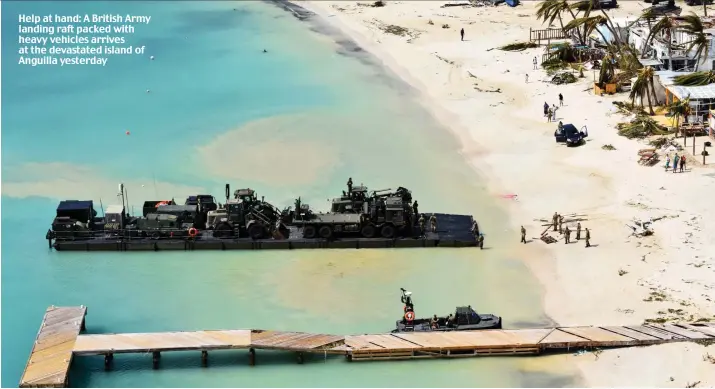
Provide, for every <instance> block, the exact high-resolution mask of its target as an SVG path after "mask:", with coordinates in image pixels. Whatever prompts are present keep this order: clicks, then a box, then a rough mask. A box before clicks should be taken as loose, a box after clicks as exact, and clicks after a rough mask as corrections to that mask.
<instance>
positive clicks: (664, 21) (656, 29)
mask: <svg viewBox="0 0 715 389" xmlns="http://www.w3.org/2000/svg"><path fill="white" fill-rule="evenodd" d="M674 30H675V23H674V22H673V19H672V18H671V17H670V16H667V15H665V16H663V17H662V18H660V20H658V22H656V23H655V24H654V25H653V27H651V29H650V32H649V33H648V36H647V37H646V40H645V45H646V46H648V44H649V43H650V42H652V41H653V39H654V38H655V37H656V36H657V35H660V34H665V39H666V44H667V46H668V68H670V70H673V57H672V51H673V50H672V46H673V39H672V36H673V31H674Z"/></svg>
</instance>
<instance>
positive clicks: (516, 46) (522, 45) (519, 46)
mask: <svg viewBox="0 0 715 389" xmlns="http://www.w3.org/2000/svg"><path fill="white" fill-rule="evenodd" d="M534 47H539V44H538V43H536V42H516V43H510V44H508V45H505V46H501V47H499V50H502V51H524V50H526V49H532V48H534Z"/></svg>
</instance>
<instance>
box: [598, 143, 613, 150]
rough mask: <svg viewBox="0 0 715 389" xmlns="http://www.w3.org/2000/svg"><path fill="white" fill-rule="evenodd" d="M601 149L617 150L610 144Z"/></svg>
mask: <svg viewBox="0 0 715 389" xmlns="http://www.w3.org/2000/svg"><path fill="white" fill-rule="evenodd" d="M601 149H603V150H615V149H616V148H615V147H613V145H612V144H610V143H609V144H605V145H603V146H601Z"/></svg>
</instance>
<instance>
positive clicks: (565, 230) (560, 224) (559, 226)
mask: <svg viewBox="0 0 715 389" xmlns="http://www.w3.org/2000/svg"><path fill="white" fill-rule="evenodd" d="M551 223H552V225H553V228H554V231H558V232H559V233H561V234H563V235H564V244H569V243H571V229H570V228H569V226H568V225H566V226H564V217H563V215H559V213H558V212H554V216H553V217H552V218H551ZM584 233H585V235H584V239H585V240H586V247H591V231H590V230H589V229H588V228H586V229H585V230H584ZM525 235H526V230H525V229H524V226H521V241H522V243H526V239H525ZM576 240H581V222H577V223H576Z"/></svg>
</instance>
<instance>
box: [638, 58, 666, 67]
mask: <svg viewBox="0 0 715 389" xmlns="http://www.w3.org/2000/svg"><path fill="white" fill-rule="evenodd" d="M638 62H640V63H641V65H643V66H663V62H660V60H657V59H653V58H639V59H638Z"/></svg>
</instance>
